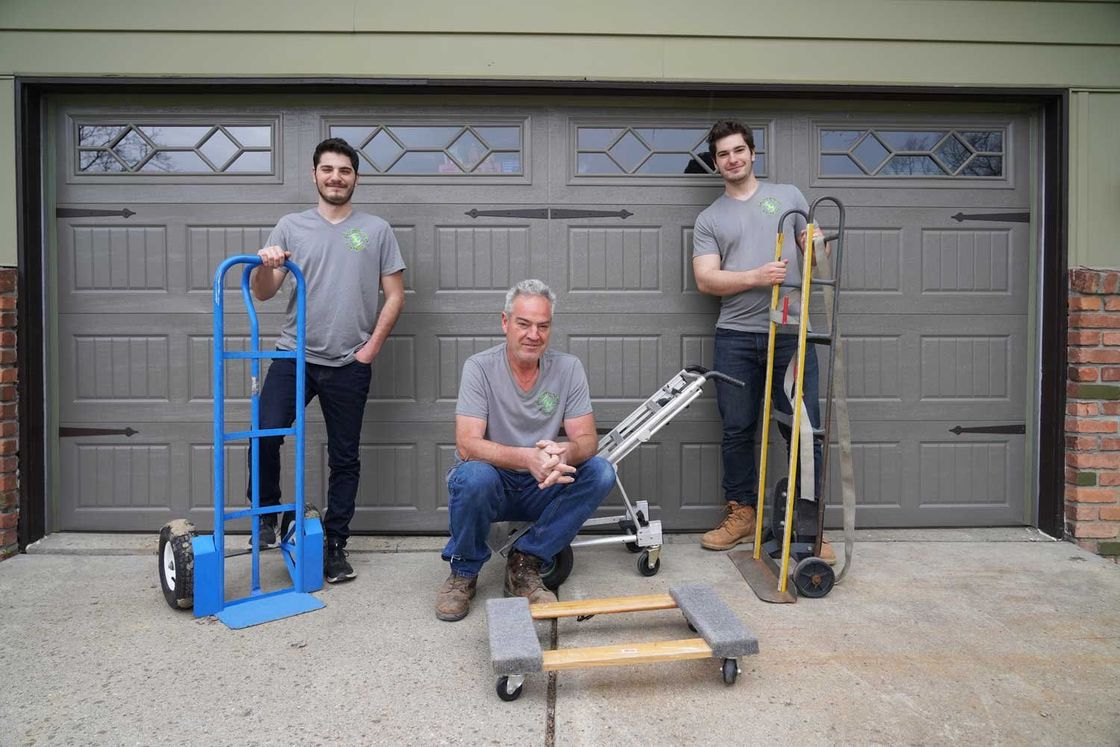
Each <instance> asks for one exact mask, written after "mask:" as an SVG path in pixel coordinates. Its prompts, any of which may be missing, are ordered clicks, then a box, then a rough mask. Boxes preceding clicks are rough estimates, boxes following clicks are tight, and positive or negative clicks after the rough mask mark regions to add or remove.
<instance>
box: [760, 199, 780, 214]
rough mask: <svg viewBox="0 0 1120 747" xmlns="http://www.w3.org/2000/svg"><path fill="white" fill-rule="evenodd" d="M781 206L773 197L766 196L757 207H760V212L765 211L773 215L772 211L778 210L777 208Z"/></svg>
mask: <svg viewBox="0 0 1120 747" xmlns="http://www.w3.org/2000/svg"><path fill="white" fill-rule="evenodd" d="M781 206H782V203H780V202H778V201H777V200H775V199H774V198H773V197H767V198H766V199H765V200H763V201H762V202H761V203H759V207H761V208H762V212H764V213H766V214H767V215H773V214H774V213H776V212H778V208H780V207H781Z"/></svg>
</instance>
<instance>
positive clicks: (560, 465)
mask: <svg viewBox="0 0 1120 747" xmlns="http://www.w3.org/2000/svg"><path fill="white" fill-rule="evenodd" d="M568 446H569V444H566V443H564V444H559V443H556V442H555V441H537V443H536V449H537V450H536V453H534V454H533V458H532V459H531V460H530V462H529V472H530V473H531V474H532V475H533V477H535V478H537V487H538V488H540V489H541V490H544V489H545V488H549V487H552V486H553V485H567V484H568V483H571V482H575V479H576V478H575V477H573V475H574V474H575V472H576V468H575V467H573V466H572V465H570V464H568V463H567V462H566V461H565V460H566V459H567V458H568Z"/></svg>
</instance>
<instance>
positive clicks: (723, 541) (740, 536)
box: [700, 501, 754, 550]
mask: <svg viewBox="0 0 1120 747" xmlns="http://www.w3.org/2000/svg"><path fill="white" fill-rule="evenodd" d="M740 542H754V506H748V505H746V504H745V503H738V502H736V501H728V502H727V516H725V517H724V518H723V521H722V522H721V523H720V525H719V526H718V527H716V528H715V529H713V530H712V531H710V532H705V533H704V536H703V537H701V538H700V546H701V547H703V548H705V549H708V550H730V549H731V548H732V547H735V545H737V544H739V543H740Z"/></svg>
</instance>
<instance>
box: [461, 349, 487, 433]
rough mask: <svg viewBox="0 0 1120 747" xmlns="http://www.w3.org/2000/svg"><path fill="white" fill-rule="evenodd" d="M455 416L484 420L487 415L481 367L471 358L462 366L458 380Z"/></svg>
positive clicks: (483, 376)
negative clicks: (461, 373)
mask: <svg viewBox="0 0 1120 747" xmlns="http://www.w3.org/2000/svg"><path fill="white" fill-rule="evenodd" d="M455 414H456V415H466V416H468V417H472V418H480V419H482V420H486V419H487V416H488V415H489V410H488V408H487V398H486V376H485V374H484V373H483V371H482V367H481V366H479V365H478V363H477V361H475V360H474V359H473V358H468V359H467V362H466V363H464V364H463V375H462V377H461V378H460V380H459V399H458V401H457V402H456V403H455Z"/></svg>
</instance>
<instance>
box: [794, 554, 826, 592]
mask: <svg viewBox="0 0 1120 747" xmlns="http://www.w3.org/2000/svg"><path fill="white" fill-rule="evenodd" d="M835 584H836V574H835V573H834V572H833V570H832V568H831V567H829V565H828V563H826V562H824V561H823V560H821V559H820V558H804V559H802V560H801V561H799V562H798V563H797V565H795V566H794V567H793V585H794V586H795V587H797V593H798V594H800V595H801V596H803V597H809V598H810V599H820V598H821V597H824V596H828V592H830V591H832V587H833V586H834V585H835Z"/></svg>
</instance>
